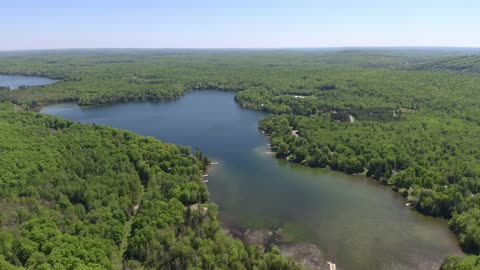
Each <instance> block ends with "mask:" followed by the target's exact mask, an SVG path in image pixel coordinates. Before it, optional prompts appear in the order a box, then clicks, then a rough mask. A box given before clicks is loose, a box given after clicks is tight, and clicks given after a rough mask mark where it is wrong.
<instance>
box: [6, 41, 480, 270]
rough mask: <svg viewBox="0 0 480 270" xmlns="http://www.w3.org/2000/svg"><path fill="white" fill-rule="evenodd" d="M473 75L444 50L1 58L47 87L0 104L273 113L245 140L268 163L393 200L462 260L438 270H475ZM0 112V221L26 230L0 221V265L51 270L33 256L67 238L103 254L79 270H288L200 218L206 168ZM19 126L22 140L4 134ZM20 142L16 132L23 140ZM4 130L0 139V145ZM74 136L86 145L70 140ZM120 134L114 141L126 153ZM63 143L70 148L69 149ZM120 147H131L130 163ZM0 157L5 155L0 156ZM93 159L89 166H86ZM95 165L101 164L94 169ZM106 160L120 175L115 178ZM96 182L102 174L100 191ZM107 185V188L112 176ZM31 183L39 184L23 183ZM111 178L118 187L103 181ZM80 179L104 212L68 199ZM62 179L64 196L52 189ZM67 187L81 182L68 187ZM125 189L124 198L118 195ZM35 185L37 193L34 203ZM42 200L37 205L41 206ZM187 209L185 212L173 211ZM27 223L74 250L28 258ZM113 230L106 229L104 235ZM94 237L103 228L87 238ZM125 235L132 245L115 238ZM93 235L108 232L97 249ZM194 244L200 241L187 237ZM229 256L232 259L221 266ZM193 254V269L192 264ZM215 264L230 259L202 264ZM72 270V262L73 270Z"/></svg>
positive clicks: (104, 133)
mask: <svg viewBox="0 0 480 270" xmlns="http://www.w3.org/2000/svg"><path fill="white" fill-rule="evenodd" d="M479 66H480V52H479V51H475V50H447V49H444V50H440V49H438V50H420V49H402V50H400V49H399V50H387V49H384V50H381V49H377V50H360V49H345V50H292V51H286V50H276V51H264V50H252V51H230V50H200V51H195V50H176V51H175V50H84V51H43V52H42V51H39V52H31V53H27V54H23V53H15V52H11V53H2V54H0V73H3V74H26V75H41V76H47V77H49V78H55V79H59V80H61V81H60V82H58V83H55V84H52V85H46V86H42V87H27V88H24V89H20V90H15V91H9V90H7V89H3V90H0V98H2V99H3V100H5V101H7V102H11V103H13V104H16V105H17V106H18V107H23V108H27V107H28V108H32V109H36V108H38V107H39V106H41V105H45V104H48V103H53V102H63V101H73V102H78V103H79V104H81V105H91V104H101V103H112V102H125V101H129V100H164V99H176V98H178V97H180V96H181V95H183V94H184V93H185V92H186V91H191V90H196V89H198V90H200V89H220V90H226V91H238V93H237V95H236V97H235V99H236V101H237V102H238V103H239V104H240V105H241V106H243V107H247V108H251V109H256V110H262V111H265V112H270V113H272V115H271V116H269V117H267V118H265V119H263V120H262V121H261V123H260V129H261V130H263V131H264V132H265V133H266V134H267V135H269V136H270V139H271V145H272V149H273V151H275V152H276V153H277V156H278V157H279V158H287V159H289V160H291V161H292V162H298V163H301V164H304V165H308V166H312V167H330V168H331V169H333V170H339V171H344V172H347V173H351V174H366V175H367V176H370V177H372V178H373V179H375V180H377V181H379V182H380V183H383V184H385V185H390V186H392V189H393V190H395V191H398V192H400V193H401V194H402V195H404V196H405V197H407V199H408V201H409V202H410V203H412V205H413V206H414V207H415V209H417V210H418V211H420V212H422V213H424V214H426V215H432V216H439V217H444V218H447V219H449V220H450V223H449V224H450V228H451V230H452V231H453V232H454V233H455V234H456V236H457V237H458V239H459V243H460V245H461V247H462V249H463V250H464V251H465V252H467V253H468V254H470V256H467V257H465V259H461V258H456V257H448V258H447V259H446V260H445V262H444V265H443V266H442V269H445V270H450V269H478V268H480V257H478V256H476V255H478V254H480V194H479V191H480V141H479V140H478V134H480V127H479V125H480V107H478V104H480V96H479V95H478V93H479V91H480V76H478V75H479V74H480V73H479V72H480V71H479ZM3 114H4V115H3V116H2V118H0V120H1V121H6V122H7V123H9V124H10V125H12V128H11V129H10V131H9V132H13V131H11V130H15V128H16V129H21V130H19V131H18V133H19V134H23V137H22V136H20V135H19V134H17V133H12V134H5V135H4V136H7V137H9V138H12V139H11V141H8V142H2V143H4V145H5V146H4V147H9V145H15V144H18V143H19V138H24V139H25V142H23V148H21V149H22V150H21V151H17V152H15V151H14V152H12V153H15V156H14V157H13V158H12V157H10V158H8V161H5V162H4V163H3V165H2V166H3V168H4V169H3V170H5V171H2V173H1V177H2V194H5V195H2V196H3V197H2V202H4V203H8V205H9V206H7V208H8V209H12V210H11V211H18V210H17V209H24V208H25V209H26V210H24V212H26V213H27V214H30V216H28V217H29V218H28V219H25V220H24V219H22V218H21V219H20V220H14V221H8V222H7V221H5V222H7V223H5V224H3V222H4V218H2V220H1V221H2V228H3V227H4V228H5V229H3V230H4V231H6V232H3V233H5V235H7V236H5V237H7V238H6V239H7V240H8V239H10V240H8V241H4V242H6V243H10V245H11V246H8V247H7V248H4V249H3V250H5V252H4V253H2V254H3V257H4V260H5V261H6V262H8V263H12V264H17V265H24V266H28V265H27V264H28V261H29V260H30V258H32V256H34V254H35V256H37V255H36V254H37V253H38V254H40V255H38V256H37V257H38V258H39V259H38V260H44V261H45V262H44V263H47V264H50V265H54V263H56V262H55V261H49V260H50V255H48V254H50V253H51V252H53V247H54V246H57V245H58V246H60V245H67V244H64V242H68V243H75V241H83V238H80V237H90V240H91V239H92V238H98V237H100V238H102V239H104V241H105V242H95V244H100V243H102V245H103V244H104V245H105V247H107V246H108V248H103V247H101V248H100V247H94V246H91V245H93V243H90V244H88V243H87V242H88V241H87V242H86V243H84V244H83V242H82V245H84V246H85V249H86V250H94V249H95V248H98V249H101V250H107V251H108V250H110V252H108V253H105V255H104V256H103V258H105V259H104V262H89V263H95V264H99V265H104V266H111V264H112V263H125V265H128V266H129V267H131V268H135V267H137V266H138V265H142V266H144V267H147V268H149V267H152V266H153V265H158V264H159V263H161V264H162V265H168V267H170V268H172V269H174V268H185V267H186V266H199V265H202V267H205V265H210V266H212V267H214V266H218V267H226V264H225V263H227V262H230V261H234V262H238V263H239V265H242V266H243V267H246V268H247V269H253V268H254V267H260V268H261V267H264V268H265V267H270V266H271V265H272V264H277V263H278V264H279V265H290V266H291V262H287V261H284V260H283V259H281V258H280V257H279V255H278V252H276V251H275V250H273V251H272V252H271V253H268V254H269V255H268V256H262V255H261V254H262V252H263V251H261V250H257V249H254V248H249V247H246V248H244V247H243V246H242V245H241V244H240V243H238V242H237V241H235V240H232V239H231V238H229V237H226V236H225V235H223V233H221V231H220V230H219V227H218V222H217V221H216V217H215V216H216V215H215V210H214V207H213V206H212V205H210V204H208V201H207V198H208V195H207V192H206V190H205V189H204V188H203V186H201V185H199V184H198V183H197V182H198V181H197V180H198V176H199V172H200V170H201V169H202V168H203V167H204V166H205V163H203V162H201V161H199V158H191V157H189V156H188V154H189V152H187V150H186V149H184V148H178V147H174V146H166V145H163V144H160V143H158V142H155V141H154V140H152V139H144V138H141V137H137V136H135V135H133V134H130V133H128V132H127V133H125V132H123V131H118V130H114V129H108V128H103V127H98V126H82V125H78V124H73V123H69V122H66V121H62V120H60V119H57V118H51V117H46V116H40V115H37V114H33V113H25V112H22V113H20V112H13V111H12V109H8V110H6V111H5V112H4V113H3ZM16 117H18V118H20V119H24V120H18V119H17V120H15V121H17V124H15V123H13V121H14V120H8V119H15V118H16ZM9 121H10V122H9ZM19 121H22V122H25V123H26V126H25V127H19V126H18V122H19ZM52 121H53V123H52ZM47 123H49V124H47ZM57 123H62V124H58V125H61V126H60V127H59V126H57ZM5 124H6V123H5ZM52 125H53V126H52ZM23 128H25V129H28V128H30V131H28V132H30V133H28V132H27V131H25V130H23ZM3 129H4V128H2V131H1V132H7V131H3ZM41 130H43V132H45V134H44V135H45V136H36V137H35V139H36V140H40V139H42V140H43V139H45V140H47V138H48V140H55V143H53V142H50V143H51V144H52V146H50V147H46V148H41V149H43V150H36V148H34V149H29V147H32V145H31V144H27V142H26V140H27V138H28V136H32V135H33V134H36V133H32V132H34V131H35V132H36V131H38V132H40V131H41ZM79 133H81V134H83V133H87V134H86V135H85V136H83V135H82V137H80V136H79V135H78V134H79ZM94 133H95V134H94ZM42 134H43V133H42ZM75 134H76V135H75ZM119 134H129V135H128V136H127V137H128V138H130V137H132V138H133V139H127V138H126V137H125V136H126V135H119ZM59 135H60V136H59ZM87 135H88V136H87ZM62 136H65V137H62ZM68 136H70V137H68ZM93 136H100V137H101V138H103V139H104V140H106V141H108V142H109V144H113V143H116V144H115V145H116V147H113V148H112V149H117V151H118V156H117V155H113V154H112V153H111V151H113V150H112V149H110V148H111V147H110V148H105V149H104V151H106V152H105V153H102V152H101V151H100V153H96V152H94V151H93V150H91V148H92V147H93V146H89V143H93V144H95V143H96V142H95V140H94V139H93ZM84 137H85V138H84ZM54 138H55V139H54ZM62 138H64V140H62ZM72 138H75V139H76V141H75V140H73V141H71V142H70V141H69V140H72ZM57 140H60V141H57ZM130 140H133V142H132V141H130ZM145 140H146V141H145ZM87 141H88V142H89V143H87ZM38 144H39V145H38V146H37V147H40V145H47V143H46V142H41V143H40V142H39V143H38ZM78 145H83V146H84V147H83V148H79V146H78ZM131 145H135V147H136V148H135V150H136V152H135V153H133V152H132V151H133V150H132V149H130V147H131ZM127 146H128V147H127ZM62 147H64V148H62ZM94 147H100V146H99V145H94ZM152 147H153V149H155V147H159V148H161V149H163V150H162V151H160V152H164V154H163V155H159V156H156V155H153V156H150V155H151V153H152V151H151V149H152ZM58 148H62V151H63V152H62V151H60V150H56V151H60V153H61V158H59V157H57V156H55V155H53V154H52V153H50V152H51V151H53V152H55V151H54V150H53V149H58ZM2 149H3V148H0V150H1V151H2V152H5V153H8V154H11V151H10V150H8V148H6V150H2ZM89 149H90V152H88V151H89ZM100 149H103V148H100ZM7 150H8V151H7ZM47 150H48V151H47ZM50 150H51V151H50ZM22 151H30V152H27V153H29V154H27V157H28V158H33V156H35V155H39V154H38V153H40V152H41V151H46V154H48V155H51V158H44V160H45V161H44V162H45V164H44V165H40V167H39V166H38V164H39V163H38V162H40V161H41V160H42V159H41V158H40V159H38V160H40V161H37V159H35V161H34V160H32V159H27V160H30V162H27V161H24V162H23V163H22V162H20V161H19V159H20V157H21V155H23V154H22ZM32 151H33V153H32ZM73 151H80V152H79V153H82V154H81V155H80V154H79V155H80V156H81V157H83V156H86V157H87V156H88V157H89V158H88V159H87V158H86V157H85V160H83V158H73V157H71V156H68V154H67V153H70V154H69V155H72V153H73ZM82 151H84V152H82ZM167 153H169V154H167ZM97 154H98V155H100V156H99V157H94V156H95V155H97ZM155 154H157V152H156V151H155ZM65 155H67V156H66V157H65ZM91 155H93V156H91ZM125 155H126V157H125ZM197 155H198V154H197ZM122 156H123V158H122ZM194 156H195V155H194ZM102 157H105V158H106V160H110V162H107V163H99V164H97V163H98V162H96V161H98V160H103V159H102ZM107 157H108V158H107ZM1 158H2V159H3V153H2V157H1ZM115 158H118V160H121V161H122V162H123V163H120V164H124V166H121V167H117V166H118V162H117V161H113V160H115ZM90 159H91V160H94V161H95V162H92V161H91V160H90ZM54 160H56V162H61V164H62V165H61V166H59V165H55V166H53V168H61V169H58V170H55V171H49V170H53V169H52V166H49V165H51V164H48V163H50V162H53V161H54ZM9 162H10V163H9ZM12 162H15V163H13V164H11V163H12ZM70 163H71V164H70ZM175 164H176V165H175ZM172 165H173V166H172ZM98 166H102V167H101V168H98ZM127 168H128V169H127ZM87 172H88V173H87ZM100 172H103V173H100ZM106 173H107V175H108V174H113V175H112V177H111V178H108V177H107V178H108V179H102V177H104V176H105V174H106ZM117 174H120V175H122V176H121V177H117ZM35 177H40V178H41V177H44V178H43V179H41V180H38V181H37V180H35V181H33V179H36V178H35ZM90 177H92V178H90ZM97 177H98V179H97ZM105 177H106V176H105ZM113 178H114V179H116V180H115V181H120V180H119V179H122V180H121V181H120V182H118V183H117V182H114V183H109V182H108V181H112V179H113ZM21 179H23V180H21ZM46 179H49V180H46ZM53 179H55V180H53ZM88 179H95V182H94V183H95V184H98V183H104V184H105V185H107V184H106V183H108V186H112V190H114V192H113V193H112V194H113V195H110V196H111V198H108V199H107V198H106V197H103V196H101V194H102V193H101V192H100V191H98V192H100V194H97V188H95V192H92V194H91V197H88V198H83V197H81V198H77V197H78V193H79V192H78V190H76V191H75V189H76V188H78V189H81V188H83V190H82V192H80V193H81V194H84V195H85V194H90V193H86V192H85V191H86V190H87V188H88V186H89V184H87V183H88ZM195 179H197V180H195ZM50 181H55V182H54V183H55V184H54V185H53V184H52V182H50ZM67 181H72V184H71V185H70V184H69V185H68V186H67V185H65V184H64V183H66V182H67ZM75 181H79V182H82V181H84V182H85V183H83V184H81V185H80V184H79V186H77V185H75V184H74V183H75ZM102 181H103V182H102ZM122 181H123V182H122ZM39 183H41V184H39ZM48 183H50V185H49V184H48ZM69 183H70V182H69ZM125 183H128V185H127V186H128V187H129V189H126V190H125V188H126V187H125ZM140 183H141V184H140ZM37 184H38V185H37ZM40 186H41V187H42V189H38V187H40ZM115 187H117V188H115ZM26 190H29V191H26ZM98 190H102V188H98ZM43 191H45V193H47V194H42V193H44V192H43ZM47 191H48V192H47ZM7 194H8V196H7ZM73 194H76V195H73ZM75 196H77V197H75ZM113 197H115V198H113ZM120 198H124V199H120ZM28 200H33V202H34V203H33V205H39V206H38V207H37V208H38V209H39V210H38V211H39V213H37V212H36V211H37V208H34V209H30V208H28V207H27V205H30V201H28ZM62 200H63V201H64V202H63V204H66V206H62V207H63V208H62V207H61V206H60V205H61V204H62ZM103 200H105V202H103ZM26 201H28V202H29V203H27V202H26ZM120 202H121V203H120ZM110 204H114V206H113V205H110ZM197 204H199V205H197ZM52 205H53V206H52ZM135 205H138V206H139V208H138V210H135V209H134V206H135ZM188 205H195V207H194V209H192V208H191V207H187V208H186V210H185V207H186V206H188ZM48 206H52V207H48ZM203 207H206V208H203ZM77 208H81V209H80V210H78V209H77ZM105 208H108V209H106V210H105ZM66 209H70V211H67V210H66ZM82 209H83V210H82ZM198 209H200V210H198ZM201 209H208V210H207V211H206V212H204V211H203V210H201ZM192 210H194V211H192ZM22 211H23V210H22ZM42 211H43V212H42ZM76 211H80V212H78V213H77V212H76ZM98 211H102V212H101V213H102V214H101V215H100V214H99V213H97V212H98ZM41 213H44V214H43V216H45V219H46V217H52V216H55V215H57V216H58V218H55V219H53V221H52V220H50V221H48V220H47V221H41V222H43V223H41V224H42V225H41V226H39V225H37V226H36V227H35V228H39V227H40V228H42V229H39V231H40V232H41V233H43V235H44V236H42V237H44V238H42V239H47V238H48V239H54V238H55V237H57V236H58V235H64V236H65V237H67V236H68V237H72V236H74V237H77V239H76V240H73V239H70V238H68V239H66V238H65V239H62V240H57V241H59V242H53V244H51V245H50V246H49V247H50V249H48V248H46V247H45V246H44V245H40V244H38V243H39V241H37V242H35V238H33V239H32V238H29V236H28V235H29V234H28V230H29V229H28V228H33V227H32V226H30V227H29V226H28V225H23V223H25V222H28V221H30V220H32V219H33V218H36V217H37V216H41V217H42V215H41ZM107 213H110V214H107ZM27 214H25V215H27ZM12 215H13V214H12ZM15 215H16V216H18V215H19V214H15ZM70 215H71V217H70ZM109 215H110V216H109ZM6 216H8V217H10V216H11V215H8V214H7V215H6ZM92 216H93V217H92ZM99 216H100V217H99ZM159 217H161V218H159ZM35 220H37V219H35ZM71 220H74V221H76V223H80V224H82V226H85V227H86V228H83V227H82V226H80V225H78V226H80V227H79V228H78V230H77V229H76V227H75V229H72V228H71V226H73V225H72V224H70V223H72V221H71ZM92 220H94V222H97V221H96V220H100V221H98V222H100V223H101V224H103V225H102V226H94V227H95V229H89V226H90V224H91V223H92ZM34 222H35V221H34ZM76 223H75V224H76ZM47 224H50V225H47ZM106 224H108V225H106ZM115 224H117V225H115ZM42 226H43V227H42ZM50 226H53V227H55V226H56V229H55V230H53V231H54V232H53V231H52V232H50ZM108 226H110V227H108ZM112 226H117V227H118V228H116V229H115V230H114V229H111V228H113V227H112ZM98 227H101V228H108V229H103V231H102V229H99V228H98ZM7 228H11V229H7ZM25 228H27V229H25ZM43 228H44V229H43ZM129 228H131V229H129ZM30 230H33V229H30ZM129 230H131V232H132V233H131V234H127V233H125V231H129ZM106 231H108V232H110V233H112V232H116V233H115V234H112V235H110V234H106ZM40 232H39V233H40ZM47 232H48V233H47ZM55 233H58V234H55ZM45 234H46V236H45ZM8 235H9V236H8ZM17 235H21V238H19V237H17ZM199 235H200V236H201V238H195V236H199ZM8 237H9V238H8ZM32 237H33V236H32ZM58 237H60V236H58ZM24 238H25V239H28V240H29V241H31V242H28V243H30V244H31V245H32V247H30V249H29V250H30V253H29V254H30V255H29V257H28V258H27V257H22V256H24V255H21V254H20V255H18V254H15V255H12V254H11V252H10V253H8V252H6V250H8V249H9V247H15V249H13V250H16V251H19V247H18V245H19V244H18V243H17V242H16V241H20V240H19V239H24ZM60 238H61V237H60ZM55 239H57V238H55ZM197 239H199V240H197ZM200 239H201V240H200ZM25 241H27V240H25ZM42 241H43V240H42ZM52 241H53V240H52ZM85 241H86V240H85ZM102 241H103V240H102ZM33 242H35V243H37V246H35V244H34V243H33ZM15 245H16V246H15ZM89 245H90V246H89ZM72 246H75V247H79V246H81V245H76V244H72ZM220 247H221V248H220ZM159 250H161V252H159ZM232 250H235V251H234V253H235V254H232V253H229V252H233V251H232ZM48 252H50V253H48ZM47 253H48V254H47ZM195 253H196V254H202V255H193V254H195ZM218 253H220V254H228V255H225V256H227V257H229V256H230V258H235V259H225V258H226V257H225V256H223V255H222V256H220V257H218V258H217V257H216V256H213V255H212V254H218ZM42 254H43V255H42ZM72 254H77V253H75V252H72ZM159 254H161V256H160V255H159ZM18 256H20V257H18ZM122 256H123V257H122ZM37 257H35V258H37ZM57 257H58V258H60V257H62V256H61V255H59V256H57ZM64 257H68V256H66V255H64ZM87 257H88V256H85V257H82V258H87ZM22 258H23V259H22ZM96 258H98V256H97V257H96ZM109 258H110V259H111V260H109ZM179 258H185V259H179ZM31 260H34V259H31ZM59 260H60V259H59ZM80 261H82V262H85V259H81V260H80ZM42 262H43V261H42ZM107 262H108V263H110V265H108V263H107ZM207 262H208V263H207ZM210 262H211V264H209V263H210ZM103 263H105V264H103ZM239 267H240V266H239ZM282 267H283V266H282ZM227 268H233V266H231V265H228V267H227ZM240 268H241V267H240ZM206 269H210V268H206Z"/></svg>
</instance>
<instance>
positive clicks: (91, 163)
mask: <svg viewBox="0 0 480 270" xmlns="http://www.w3.org/2000/svg"><path fill="white" fill-rule="evenodd" d="M0 137H1V138H2V140H0V152H1V154H0V208H1V209H2V211H1V214H0V268H1V269H20V268H27V269H72V270H73V269H92V270H93V269H112V268H113V267H114V266H113V261H112V260H113V258H116V257H120V258H121V257H122V256H124V259H123V261H124V264H125V265H126V266H132V267H134V266H135V267H137V268H139V267H144V268H147V269H197V268H198V269H215V268H223V269H227V268H231V269H254V268H255V267H258V266H260V265H263V264H265V265H267V266H268V265H270V264H272V265H273V264H274V263H279V264H280V265H281V267H280V268H278V269H297V268H298V267H297V266H296V265H295V264H294V263H293V262H292V261H290V260H287V259H285V258H283V257H281V256H279V255H278V254H277V253H275V252H273V251H272V252H269V251H265V250H263V249H258V250H255V251H254V252H250V253H249V252H248V251H249V249H248V248H247V247H244V246H243V244H242V243H241V242H239V241H238V240H233V239H232V238H231V237H229V236H226V235H225V234H224V233H223V232H222V230H221V229H220V227H219V224H218V221H217V218H216V212H215V211H214V207H213V206H211V205H209V204H205V203H206V202H207V200H208V192H207V190H206V188H205V186H204V185H203V183H202V182H201V171H202V170H203V169H205V167H206V165H207V163H208V159H206V158H205V157H204V156H203V155H202V154H201V153H200V152H199V151H197V152H196V153H195V155H191V154H190V150H189V149H188V148H186V147H181V146H180V147H177V146H174V145H169V144H163V143H161V142H159V141H157V140H155V139H153V138H145V137H141V136H138V135H135V134H133V133H131V132H128V131H122V130H118V129H113V128H108V127H102V126H97V125H82V124H77V123H72V122H69V121H66V120H63V119H60V118H56V117H51V116H46V115H41V114H38V113H33V112H25V111H16V110H15V108H13V106H11V105H2V107H1V109H0ZM196 156H197V157H196ZM162 164H164V165H162ZM193 204H195V205H196V204H202V205H204V206H205V207H208V208H211V209H212V210H211V211H210V210H208V211H209V213H203V212H202V211H200V210H191V209H190V208H189V207H188V205H193ZM202 207H203V206H202ZM137 208H138V209H137ZM199 209H203V208H199ZM129 220H133V224H132V226H131V228H132V230H131V231H125V230H124V228H125V224H126V222H127V221H129ZM124 234H127V235H126V236H125V235H124ZM124 239H127V240H126V241H128V242H127V243H126V246H128V248H127V251H126V252H125V253H124V254H121V247H122V246H123V245H122V241H124ZM271 256H274V257H275V256H276V257H275V260H274V261H275V262H273V259H269V258H273V257H271ZM121 260H122V259H121ZM270 269H272V268H270Z"/></svg>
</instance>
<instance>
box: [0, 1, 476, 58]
mask: <svg viewBox="0 0 480 270" xmlns="http://www.w3.org/2000/svg"><path fill="white" fill-rule="evenodd" d="M0 1H1V3H0V10H1V12H0V14H1V15H0V37H1V39H0V50H16V49H48V48H277V47H280V48H286V47H289V48H291V47H301V48H305V47H345V46H347V47H348V46H453V47H480V0H382V1H380V0H363V1H361V0H359V1H354V0H329V1H325V0H291V1H284V0H264V1H262V0H241V1H229V0H171V1H165V0H157V1H153V0H152V1H150V0H129V1H125V0H0Z"/></svg>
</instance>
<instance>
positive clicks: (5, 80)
mask: <svg viewBox="0 0 480 270" xmlns="http://www.w3.org/2000/svg"><path fill="white" fill-rule="evenodd" d="M56 82H57V81H56V80H52V79H49V78H43V77H34V76H19V75H1V74H0V86H3V87H8V88H10V90H15V89H17V88H19V87H20V86H39V85H47V84H52V83H56Z"/></svg>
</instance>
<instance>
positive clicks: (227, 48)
mask: <svg viewBox="0 0 480 270" xmlns="http://www.w3.org/2000/svg"><path fill="white" fill-rule="evenodd" d="M328 49H332V50H334V49H467V50H468V49H470V50H472V49H473V50H480V46H479V47H464V46H441V45H434V46H414V45H412V46H330V47H71V48H39V49H7V50H4V49H0V52H35V51H69V50H70V51H73V50H328Z"/></svg>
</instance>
